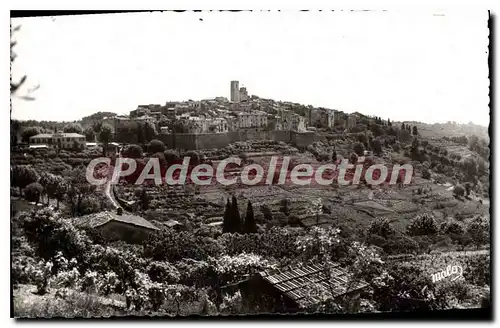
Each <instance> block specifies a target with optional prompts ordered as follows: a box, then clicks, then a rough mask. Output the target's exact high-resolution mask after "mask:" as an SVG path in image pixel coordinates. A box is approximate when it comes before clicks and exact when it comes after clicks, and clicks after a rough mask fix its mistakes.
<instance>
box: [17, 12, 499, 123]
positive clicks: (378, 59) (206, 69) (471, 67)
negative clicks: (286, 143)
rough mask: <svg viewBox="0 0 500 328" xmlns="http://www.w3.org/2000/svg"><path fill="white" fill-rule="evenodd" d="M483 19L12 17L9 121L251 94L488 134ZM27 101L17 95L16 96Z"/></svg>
mask: <svg viewBox="0 0 500 328" xmlns="http://www.w3.org/2000/svg"><path fill="white" fill-rule="evenodd" d="M487 20H488V13H487V12H486V11H482V10H481V11H479V10H478V11H474V10H470V9H468V10H467V11H451V12H450V11H440V12H438V11H435V12H431V11H406V12H405V11H386V12H382V11H373V12H370V11H363V12H361V11H360V12H350V11H335V12H326V11H323V12H297V11H281V12H276V11H275V12H240V13H230V12H211V13H210V12H201V13H194V12H184V13H173V12H156V13H128V14H100V15H81V16H56V17H33V18H16V19H13V20H12V24H13V25H14V26H15V25H18V24H20V25H21V30H20V31H19V32H17V33H15V35H14V39H15V40H17V45H16V46H15V52H16V53H17V56H18V57H17V58H16V60H15V61H14V64H13V67H12V75H13V77H14V79H16V78H19V77H21V76H22V75H24V74H27V75H28V81H27V83H26V86H25V89H28V88H29V87H32V86H34V85H38V84H39V85H40V88H39V89H38V90H36V91H35V92H34V93H33V96H35V98H36V99H35V100H34V101H24V100H21V99H17V98H14V99H13V100H12V116H13V117H14V118H16V119H22V120H27V119H35V120H57V121H73V120H78V119H81V118H82V117H84V116H87V115H90V114H93V113H95V112H97V111H111V112H116V113H119V114H127V113H129V112H130V111H131V110H133V109H135V108H136V107H137V105H139V104H165V102H166V101H172V100H188V99H193V100H199V99H203V98H211V97H216V96H225V97H228V98H229V95H230V81H231V80H238V81H240V86H245V87H247V90H248V92H249V94H255V95H257V96H259V97H264V98H272V99H275V100H283V101H293V102H298V103H302V104H305V105H313V106H321V107H327V108H334V109H338V110H342V111H345V112H348V113H351V112H355V111H358V112H360V113H363V114H367V115H377V116H380V117H382V118H390V119H391V120H393V121H421V122H427V123H434V122H446V121H456V122H459V123H468V122H469V121H472V122H474V123H476V124H481V125H485V126H487V125H488V124H489V121H490V119H489V108H488V104H489V97H488V92H489V89H488V88H489V80H488V72H489V71H488V61H487V60H488V26H487ZM24 91H25V90H24Z"/></svg>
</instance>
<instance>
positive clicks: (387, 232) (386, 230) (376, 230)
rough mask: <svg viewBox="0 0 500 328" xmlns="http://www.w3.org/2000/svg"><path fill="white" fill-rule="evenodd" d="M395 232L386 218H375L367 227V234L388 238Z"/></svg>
mask: <svg viewBox="0 0 500 328" xmlns="http://www.w3.org/2000/svg"><path fill="white" fill-rule="evenodd" d="M395 233H396V231H395V230H394V228H393V227H392V226H391V223H390V222H389V220H387V219H378V220H375V221H374V222H373V223H372V224H371V226H370V228H368V235H378V236H381V237H383V238H385V239H388V238H390V237H391V236H393V235H394V234H395Z"/></svg>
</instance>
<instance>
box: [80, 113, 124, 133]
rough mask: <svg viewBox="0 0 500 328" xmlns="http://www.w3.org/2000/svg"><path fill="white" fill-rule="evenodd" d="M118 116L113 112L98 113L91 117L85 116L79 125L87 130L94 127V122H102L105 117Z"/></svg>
mask: <svg viewBox="0 0 500 328" xmlns="http://www.w3.org/2000/svg"><path fill="white" fill-rule="evenodd" d="M112 116H116V113H113V112H97V113H94V114H92V115H89V116H85V117H84V118H82V119H81V120H80V121H79V123H80V124H81V125H82V127H83V128H84V129H85V128H87V127H89V126H92V125H93V124H94V122H96V121H101V120H102V119H103V118H105V117H112Z"/></svg>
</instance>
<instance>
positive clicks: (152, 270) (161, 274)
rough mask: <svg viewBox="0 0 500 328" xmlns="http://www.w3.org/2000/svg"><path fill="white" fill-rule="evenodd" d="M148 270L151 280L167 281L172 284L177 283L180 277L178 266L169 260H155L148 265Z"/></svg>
mask: <svg viewBox="0 0 500 328" xmlns="http://www.w3.org/2000/svg"><path fill="white" fill-rule="evenodd" d="M146 272H147V274H148V275H149V278H150V279H151V281H154V282H167V283H169V284H172V283H177V282H178V281H179V279H180V274H179V271H178V270H177V268H176V267H174V266H173V265H171V264H170V263H168V262H159V261H153V262H151V263H150V264H149V265H148V266H147V268H146Z"/></svg>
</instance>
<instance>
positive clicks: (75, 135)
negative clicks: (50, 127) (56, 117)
mask: <svg viewBox="0 0 500 328" xmlns="http://www.w3.org/2000/svg"><path fill="white" fill-rule="evenodd" d="M55 136H57V137H63V138H85V136H84V135H82V134H79V133H54V134H50V133H40V134H37V135H34V136H32V137H30V139H31V138H52V137H55Z"/></svg>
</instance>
